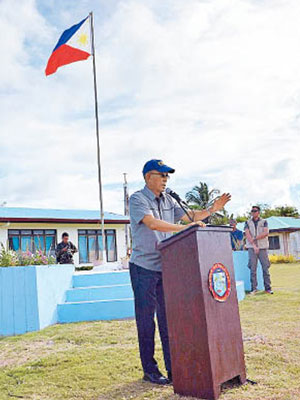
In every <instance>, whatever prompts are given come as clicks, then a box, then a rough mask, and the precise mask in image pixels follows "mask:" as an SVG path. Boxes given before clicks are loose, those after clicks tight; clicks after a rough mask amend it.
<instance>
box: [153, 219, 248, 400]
mask: <svg viewBox="0 0 300 400" xmlns="http://www.w3.org/2000/svg"><path fill="white" fill-rule="evenodd" d="M230 231H231V229H230V228H227V227H217V226H216V227H206V228H200V227H199V226H193V227H191V228H188V229H186V230H184V231H182V232H180V233H178V234H176V235H174V236H172V237H171V238H169V239H167V240H164V241H163V242H161V243H159V245H158V248H159V250H160V251H161V255H162V265H163V285H164V293H165V302H166V311H167V320H168V329H169V340H170V351H171V360H172V375H173V385H174V392H175V393H178V394H180V395H184V396H193V397H198V398H203V399H214V400H215V399H217V398H218V397H219V395H220V392H221V384H222V383H224V382H226V381H228V380H230V379H233V378H236V377H238V378H239V381H240V383H245V381H246V372H245V361H244V350H243V340H242V331H241V324H240V317H239V309H238V300H237V293H236V286H235V279H234V269H233V261H232V250H231V244H230ZM226 271H227V272H226ZM219 295H220V296H219Z"/></svg>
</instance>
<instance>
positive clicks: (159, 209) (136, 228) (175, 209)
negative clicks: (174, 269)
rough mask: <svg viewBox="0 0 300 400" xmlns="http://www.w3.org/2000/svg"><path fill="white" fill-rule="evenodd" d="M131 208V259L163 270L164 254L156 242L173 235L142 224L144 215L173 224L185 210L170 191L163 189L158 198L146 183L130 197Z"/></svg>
mask: <svg viewBox="0 0 300 400" xmlns="http://www.w3.org/2000/svg"><path fill="white" fill-rule="evenodd" d="M129 209H130V225H131V233H132V255H131V257H130V262H132V263H134V264H136V265H139V266H140V267H143V268H146V269H150V270H152V271H161V256H160V252H159V251H158V250H157V249H156V244H157V243H158V242H159V241H161V240H163V239H166V238H168V237H170V236H172V233H171V232H170V233H166V232H159V231H153V230H151V229H149V228H148V227H147V226H146V225H145V224H143V222H142V219H143V218H144V217H145V215H152V216H153V217H154V218H157V219H161V220H163V221H166V222H170V223H171V224H174V223H176V222H178V221H179V220H180V219H181V218H182V217H183V216H184V211H183V210H182V209H181V208H180V206H179V205H178V204H177V203H176V202H175V200H173V198H172V197H171V196H170V195H169V194H166V193H162V195H161V196H160V197H159V198H157V197H155V194H154V193H153V192H152V191H151V190H150V189H148V187H147V186H145V187H144V189H142V190H139V191H138V192H135V193H134V194H133V195H132V196H131V197H130V199H129Z"/></svg>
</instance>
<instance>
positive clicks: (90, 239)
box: [78, 229, 117, 264]
mask: <svg viewBox="0 0 300 400" xmlns="http://www.w3.org/2000/svg"><path fill="white" fill-rule="evenodd" d="M78 248H79V263H80V264H83V263H85V262H91V263H92V262H94V261H101V260H102V233H101V231H100V230H96V229H95V230H93V229H79V230H78ZM105 248H106V260H107V262H113V261H117V243H116V231H115V229H105Z"/></svg>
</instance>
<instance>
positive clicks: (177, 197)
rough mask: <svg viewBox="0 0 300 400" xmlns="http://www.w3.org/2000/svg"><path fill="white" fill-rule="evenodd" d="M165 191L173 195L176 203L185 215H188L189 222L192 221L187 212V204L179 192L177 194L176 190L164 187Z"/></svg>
mask: <svg viewBox="0 0 300 400" xmlns="http://www.w3.org/2000/svg"><path fill="white" fill-rule="evenodd" d="M166 193H167V194H169V195H170V196H171V197H173V199H175V200H176V201H177V203H178V204H179V205H180V207H181V208H182V210H183V211H184V212H185V213H186V215H187V216H188V218H189V220H190V221H191V222H193V218H191V217H190V214H189V211H190V209H189V206H188V205H187V204H186V202H185V201H183V200H182V199H181V198H180V196H179V194H177V193H176V192H174V191H173V190H171V189H170V188H166Z"/></svg>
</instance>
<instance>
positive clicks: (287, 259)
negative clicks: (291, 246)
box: [269, 254, 297, 264]
mask: <svg viewBox="0 0 300 400" xmlns="http://www.w3.org/2000/svg"><path fill="white" fill-rule="evenodd" d="M269 260H270V262H271V263H272V264H279V263H280V264H281V263H295V262H297V259H296V257H294V256H292V255H291V254H289V255H288V256H285V255H283V254H269Z"/></svg>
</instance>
